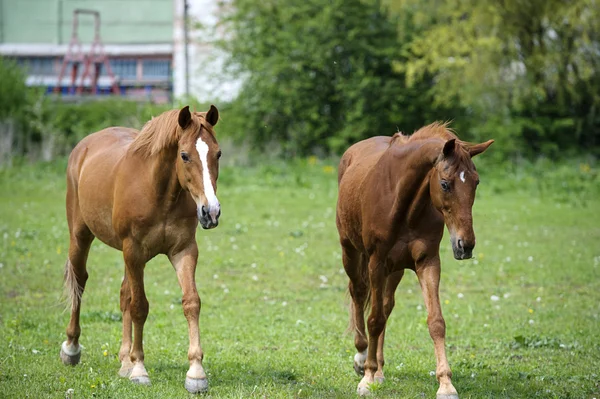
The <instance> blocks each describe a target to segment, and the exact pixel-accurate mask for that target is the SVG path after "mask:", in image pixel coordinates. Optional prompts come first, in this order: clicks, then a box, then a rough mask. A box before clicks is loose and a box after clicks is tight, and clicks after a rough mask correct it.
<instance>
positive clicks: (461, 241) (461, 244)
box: [456, 238, 464, 249]
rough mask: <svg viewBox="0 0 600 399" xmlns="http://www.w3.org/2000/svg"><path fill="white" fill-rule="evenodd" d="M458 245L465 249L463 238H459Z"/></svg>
mask: <svg viewBox="0 0 600 399" xmlns="http://www.w3.org/2000/svg"><path fill="white" fill-rule="evenodd" d="M456 245H458V248H459V249H464V245H463V240H461V239H460V238H459V239H458V242H457V243H456Z"/></svg>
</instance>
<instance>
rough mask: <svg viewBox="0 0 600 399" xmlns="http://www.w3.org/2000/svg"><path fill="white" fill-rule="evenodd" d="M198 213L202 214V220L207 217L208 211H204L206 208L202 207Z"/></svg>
mask: <svg viewBox="0 0 600 399" xmlns="http://www.w3.org/2000/svg"><path fill="white" fill-rule="evenodd" d="M200 211H201V212H202V217H203V218H204V217H206V216H208V211H207V210H206V207H205V206H204V205H202V208H201V209H200Z"/></svg>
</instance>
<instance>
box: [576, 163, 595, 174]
mask: <svg viewBox="0 0 600 399" xmlns="http://www.w3.org/2000/svg"><path fill="white" fill-rule="evenodd" d="M591 169H592V168H590V165H589V164H587V163H580V164H579V170H580V171H581V172H583V173H590V170H591Z"/></svg>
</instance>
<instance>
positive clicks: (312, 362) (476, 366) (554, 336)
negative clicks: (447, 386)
mask: <svg viewBox="0 0 600 399" xmlns="http://www.w3.org/2000/svg"><path fill="white" fill-rule="evenodd" d="M483 161H484V160H483V159H482V162H483ZM335 165H336V164H335V162H334V161H321V160H317V159H315V158H309V159H306V160H296V161H290V162H288V163H283V162H281V161H268V162H266V164H262V165H250V166H244V167H233V166H226V167H223V168H222V170H221V174H220V180H219V192H218V194H219V199H220V201H221V204H222V210H223V214H222V217H221V220H220V225H219V227H218V228H217V229H215V230H211V231H202V230H198V234H197V240H198V244H199V248H200V252H201V258H200V261H199V263H198V268H197V274H196V279H197V285H198V290H199V293H200V296H201V299H202V311H201V314H200V329H201V339H202V346H203V349H204V352H205V357H204V367H205V369H206V370H207V373H208V378H209V386H210V388H209V392H208V393H206V394H204V395H203V396H202V397H205V398H338V397H339V398H342V397H343V398H348V397H350V398H352V397H355V390H356V385H357V384H358V382H359V377H357V376H356V375H355V373H354V370H353V368H352V358H353V356H354V353H355V349H354V346H353V337H352V335H350V334H348V333H347V332H346V328H347V325H348V313H347V304H348V297H347V293H346V286H347V278H346V276H345V274H344V272H343V268H342V264H341V256H340V248H339V244H338V240H337V232H336V229H335V203H336V198H337V178H336V177H337V174H336V173H337V170H336V166H335ZM64 168H65V162H64V160H63V161H59V162H55V163H52V164H38V165H34V166H27V165H24V166H17V167H14V168H12V169H4V170H0V397H1V398H64V397H65V395H66V393H67V391H69V390H72V391H69V392H70V393H69V394H67V397H70V398H91V397H94V398H121V397H127V398H188V397H190V396H191V395H190V394H188V393H187V391H186V390H185V388H184V386H183V382H184V378H185V373H186V371H187V368H188V362H187V347H188V341H187V326H186V321H185V318H184V316H183V312H182V310H181V291H180V289H179V286H178V284H177V279H176V276H175V273H174V272H173V270H172V268H171V266H170V264H169V262H168V260H167V259H166V257H157V258H155V259H154V260H152V261H151V262H150V263H149V264H148V265H147V267H146V280H145V281H146V289H147V295H148V299H149V301H150V315H149V317H148V321H147V323H146V328H145V335H144V338H145V341H144V344H145V354H146V367H147V369H148V372H149V373H150V378H151V380H152V385H151V386H150V387H146V386H136V385H133V384H131V383H130V382H129V381H128V380H127V379H121V378H120V377H118V375H117V371H118V369H119V362H118V358H117V352H118V350H119V345H120V338H121V315H120V311H119V288H120V284H121V279H122V276H123V262H122V258H121V253H120V252H118V251H115V250H113V249H111V248H108V247H107V246H105V245H104V244H102V243H100V242H98V241H96V242H95V243H94V244H93V246H92V250H91V252H90V256H89V261H88V272H89V275H90V276H89V280H88V284H87V287H86V291H85V293H84V296H83V307H82V316H81V323H82V337H81V343H82V345H83V346H84V349H83V353H82V358H81V363H80V364H79V365H78V366H76V367H66V366H63V364H62V363H61V361H60V360H59V357H58V352H59V347H60V344H61V342H62V341H63V340H64V339H65V332H64V331H65V328H66V324H67V322H68V318H69V314H68V312H66V311H65V302H64V301H63V300H62V297H61V293H62V275H63V267H64V263H65V259H66V258H65V256H66V252H67V245H68V230H67V224H66V220H65V216H64V213H65V211H64V196H65V181H64V180H65V179H64ZM478 169H479V170H480V174H481V181H482V183H481V185H480V188H479V189H478V194H477V200H476V202H475V206H474V225H475V232H476V234H477V247H476V248H475V256H474V258H473V259H471V260H466V261H461V262H459V261H456V260H454V259H453V257H452V254H451V248H450V243H449V240H448V239H447V237H446V238H444V241H443V242H442V248H441V257H442V282H441V290H440V297H441V301H442V307H443V311H444V316H445V319H446V324H447V340H446V342H447V348H448V357H449V361H450V365H451V367H452V370H453V373H454V377H453V383H454V386H455V387H456V388H457V390H458V392H459V396H460V398H461V399H467V398H596V397H599V398H600V396H599V395H600V370H599V369H598V365H599V364H600V316H599V315H600V244H599V243H600V216H599V215H600V177H599V174H598V169H596V168H595V167H594V166H593V165H592V166H590V165H588V164H587V163H584V162H583V163H581V164H580V163H570V164H561V165H559V166H556V165H553V164H551V163H546V164H543V163H542V164H537V165H535V166H533V167H529V168H520V167H517V166H513V167H506V166H502V168H499V167H497V166H496V165H493V164H491V163H484V164H478ZM434 370H435V357H434V353H433V344H432V342H431V339H430V337H429V333H428V330H427V325H426V311H425V307H424V304H423V300H422V297H421V292H420V288H419V285H418V283H417V279H416V277H415V276H414V274H413V273H410V272H408V273H406V275H405V277H404V280H403V281H402V283H401V284H400V286H399V287H398V290H397V293H396V308H395V309H394V312H393V313H392V316H391V317H390V320H389V322H388V328H387V336H386V367H385V372H386V381H385V383H384V384H382V385H380V386H376V387H375V388H374V392H373V397H374V398H434V397H435V392H436V390H437V387H438V384H437V381H436V379H435V375H434V372H433V371H434Z"/></svg>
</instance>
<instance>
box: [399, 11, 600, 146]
mask: <svg viewBox="0 0 600 399" xmlns="http://www.w3.org/2000/svg"><path fill="white" fill-rule="evenodd" d="M390 7H391V8H392V9H393V10H394V12H395V13H397V14H398V15H405V16H406V15H408V17H405V18H404V20H403V22H404V23H403V24H402V25H401V29H400V35H401V36H402V34H403V33H404V32H406V31H409V32H410V33H411V34H412V35H413V36H412V40H411V41H410V42H409V43H407V44H405V46H404V49H405V54H406V56H407V58H408V62H407V63H405V64H402V65H401V68H402V70H403V71H405V73H406V76H407V83H408V84H409V85H410V84H417V83H418V82H419V81H420V80H421V79H423V78H424V76H425V75H426V74H429V75H431V76H433V77H434V79H435V81H436V84H435V85H434V86H432V87H431V95H432V97H433V98H434V105H435V106H439V105H447V104H449V103H451V102H453V101H458V104H459V105H460V107H462V108H463V109H465V111H467V112H468V115H469V118H470V122H471V128H470V133H471V135H472V136H474V137H475V138H477V139H484V138H487V137H488V136H494V137H496V138H498V139H500V146H499V147H500V148H499V149H503V150H504V153H505V154H510V153H515V152H519V151H523V149H528V150H529V154H531V155H538V154H540V153H542V154H546V155H551V156H553V155H556V154H558V152H559V150H562V151H564V150H571V151H574V150H580V151H581V150H584V151H587V150H589V149H592V148H595V149H596V151H597V150H598V146H599V145H600V140H599V135H600V116H599V114H598V107H599V106H600V97H599V96H598V93H599V92H600V75H599V73H598V70H599V69H598V67H599V66H600V65H599V64H600V40H599V39H600V38H599V36H598V35H599V32H600V15H599V12H598V7H597V2H596V1H594V0H573V1H569V2H565V1H561V0H466V1H465V0H445V1H432V0H430V1H425V2H423V1H421V0H397V1H393V0H392V1H390ZM525 153H527V151H525Z"/></svg>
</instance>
